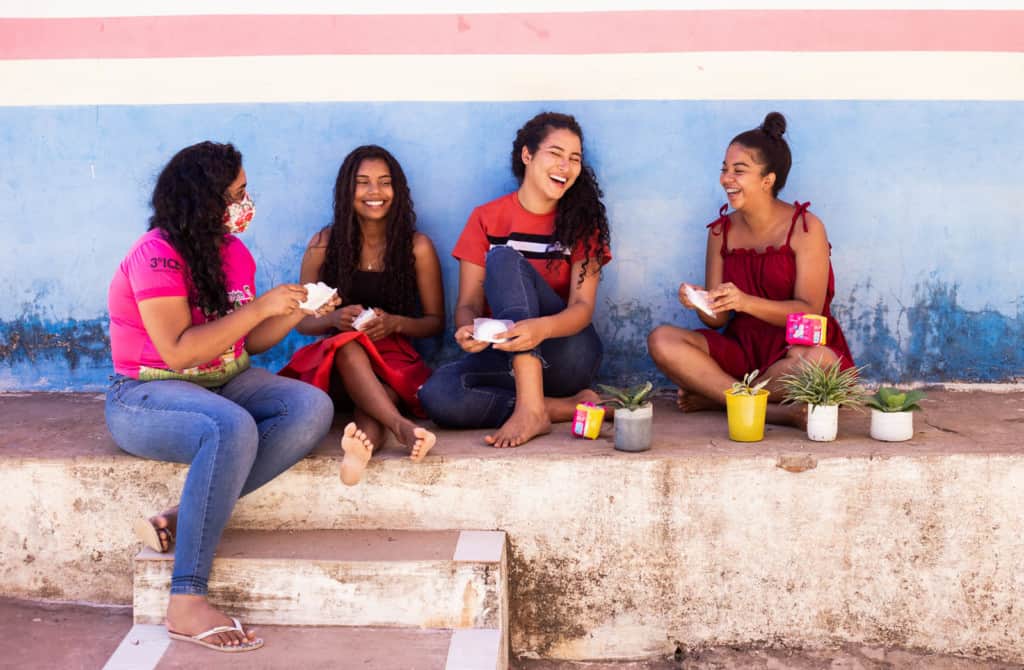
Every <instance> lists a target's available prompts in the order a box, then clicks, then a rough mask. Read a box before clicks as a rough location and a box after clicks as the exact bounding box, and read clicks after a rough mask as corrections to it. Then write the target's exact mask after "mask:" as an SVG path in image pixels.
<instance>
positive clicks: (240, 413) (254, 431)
mask: <svg viewBox="0 0 1024 670" xmlns="http://www.w3.org/2000/svg"><path fill="white" fill-rule="evenodd" d="M209 418H210V419H211V421H210V426H209V431H208V432H207V435H208V439H210V440H211V441H212V442H214V443H215V444H216V445H217V446H216V448H217V450H218V451H221V450H223V451H227V452H228V453H229V454H230V455H231V458H233V459H245V458H248V459H250V460H251V459H255V458H256V450H257V448H258V447H259V443H260V435H259V428H258V427H257V426H256V420H255V419H254V418H253V417H252V415H251V414H249V413H248V412H247V411H245V410H244V409H242V408H241V407H237V406H236V407H233V408H232V409H231V410H230V411H227V412H220V413H218V415H217V416H211V417H209Z"/></svg>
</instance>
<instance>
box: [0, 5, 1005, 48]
mask: <svg viewBox="0 0 1024 670" xmlns="http://www.w3.org/2000/svg"><path fill="white" fill-rule="evenodd" d="M1022 36H1024V11H967V10H965V11H946V10H935V11H931V10H928V11H925V10H900V11H874V10H821V11H794V10H777V11H740V10H707V11H697V10H686V11H638V12H587V13H551V14H464V15H408V14H406V15H388V16H383V15H370V16H353V15H344V16H340V15H339V16H309V15H301V16H300V15H288V16H170V17H116V18H78V19H0V60H2V59H46V58H174V57H200V56H207V57H211V56H286V55H316V54H586V53H657V52H686V51H1012V52H1019V51H1024V37H1022Z"/></svg>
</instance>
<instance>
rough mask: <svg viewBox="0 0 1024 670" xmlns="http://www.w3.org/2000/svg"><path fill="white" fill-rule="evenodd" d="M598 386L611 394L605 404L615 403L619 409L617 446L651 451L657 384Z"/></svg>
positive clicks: (632, 449)
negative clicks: (625, 386)
mask: <svg viewBox="0 0 1024 670" xmlns="http://www.w3.org/2000/svg"><path fill="white" fill-rule="evenodd" d="M597 387H598V388H599V389H601V391H602V392H603V393H605V394H607V395H609V396H611V397H610V398H607V399H605V400H602V401H601V404H602V405H613V406H615V407H616V409H615V418H614V421H615V448H616V449H618V450H619V451H647V450H648V449H650V448H651V423H652V421H653V419H654V408H653V407H652V406H651V402H650V397H651V395H652V393H653V391H654V384H652V383H651V382H645V383H643V384H639V385H637V386H631V387H629V388H619V387H616V386H605V385H604V384H598V385H597Z"/></svg>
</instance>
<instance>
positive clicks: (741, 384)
mask: <svg viewBox="0 0 1024 670" xmlns="http://www.w3.org/2000/svg"><path fill="white" fill-rule="evenodd" d="M759 372H761V371H760V370H754V371H753V372H748V373H747V374H745V375H743V379H742V380H740V381H738V382H733V383H732V388H731V389H730V391H732V394H733V395H757V392H758V391H760V390H761V389H763V388H764V387H765V384H767V383H768V382H770V381H771V380H772V378H771V377H769V378H768V379H763V380H761V381H759V382H758V383H757V384H754V379H756V378H757V375H758V373H759Z"/></svg>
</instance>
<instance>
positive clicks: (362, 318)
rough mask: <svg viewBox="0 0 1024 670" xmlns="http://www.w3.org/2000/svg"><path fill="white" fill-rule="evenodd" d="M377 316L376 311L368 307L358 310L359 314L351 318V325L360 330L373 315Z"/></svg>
mask: <svg viewBox="0 0 1024 670" xmlns="http://www.w3.org/2000/svg"><path fill="white" fill-rule="evenodd" d="M375 316H377V312H375V311H373V310H372V309H370V308H369V307H367V308H366V309H364V310H363V311H361V312H359V316H357V317H356V318H355V319H353V320H352V327H353V328H355V329H356V330H362V329H363V326H365V325H366V324H367V323H368V322H369V321H370V320H371V319H373V317H375Z"/></svg>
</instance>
